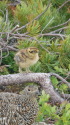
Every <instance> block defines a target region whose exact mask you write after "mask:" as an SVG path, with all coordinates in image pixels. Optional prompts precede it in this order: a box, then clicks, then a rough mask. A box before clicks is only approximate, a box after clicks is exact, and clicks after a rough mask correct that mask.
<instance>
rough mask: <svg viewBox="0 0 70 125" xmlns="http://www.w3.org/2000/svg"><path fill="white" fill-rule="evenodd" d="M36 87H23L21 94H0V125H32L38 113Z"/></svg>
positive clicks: (37, 91)
mask: <svg viewBox="0 0 70 125" xmlns="http://www.w3.org/2000/svg"><path fill="white" fill-rule="evenodd" d="M38 94H39V90H38V87H37V86H35V85H30V86H27V87H25V89H24V90H23V94H21V95H19V94H14V93H8V92H7V93H6V92H5V93H4V92H1V93H0V125H32V124H33V123H34V121H35V118H36V116H37V113H38V103H37V99H36V97H37V96H38Z"/></svg>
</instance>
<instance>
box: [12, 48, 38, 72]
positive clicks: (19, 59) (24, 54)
mask: <svg viewBox="0 0 70 125" xmlns="http://www.w3.org/2000/svg"><path fill="white" fill-rule="evenodd" d="M38 52H39V50H38V49H37V48H36V47H29V48H26V49H22V50H19V51H18V52H17V53H16V55H15V57H14V60H15V61H16V64H17V65H18V66H19V72H20V73H22V72H23V71H22V69H26V72H30V70H29V67H30V66H32V65H34V64H35V63H37V61H38V60H39V55H38Z"/></svg>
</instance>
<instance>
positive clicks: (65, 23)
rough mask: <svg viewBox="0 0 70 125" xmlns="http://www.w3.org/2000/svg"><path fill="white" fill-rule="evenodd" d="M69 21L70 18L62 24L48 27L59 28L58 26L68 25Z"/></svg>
mask: <svg viewBox="0 0 70 125" xmlns="http://www.w3.org/2000/svg"><path fill="white" fill-rule="evenodd" d="M69 22H70V19H68V20H67V21H66V22H64V23H62V24H59V25H56V26H53V27H50V28H48V29H54V28H57V27H60V26H63V25H67V24H68V23H69Z"/></svg>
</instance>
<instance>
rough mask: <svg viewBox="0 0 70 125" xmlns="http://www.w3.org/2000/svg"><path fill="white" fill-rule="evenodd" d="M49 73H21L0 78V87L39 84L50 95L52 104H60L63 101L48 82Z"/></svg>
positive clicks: (49, 81)
mask: <svg viewBox="0 0 70 125" xmlns="http://www.w3.org/2000/svg"><path fill="white" fill-rule="evenodd" d="M50 77H51V74H50V73H23V74H20V73H18V74H9V75H1V76H0V85H6V86H7V85H12V84H24V83H28V82H34V83H37V84H39V85H40V86H41V87H42V88H43V89H44V90H45V92H46V93H47V94H49V95H50V97H51V99H52V100H53V102H54V103H56V102H57V103H61V102H63V101H64V99H63V98H62V97H61V96H60V95H59V94H58V93H57V92H56V91H55V90H54V87H53V85H52V83H51V80H50Z"/></svg>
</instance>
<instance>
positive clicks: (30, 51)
mask: <svg viewBox="0 0 70 125" xmlns="http://www.w3.org/2000/svg"><path fill="white" fill-rule="evenodd" d="M27 52H28V55H29V56H30V57H34V56H35V55H37V54H38V53H39V50H38V48H36V47H29V48H28V49H27Z"/></svg>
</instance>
